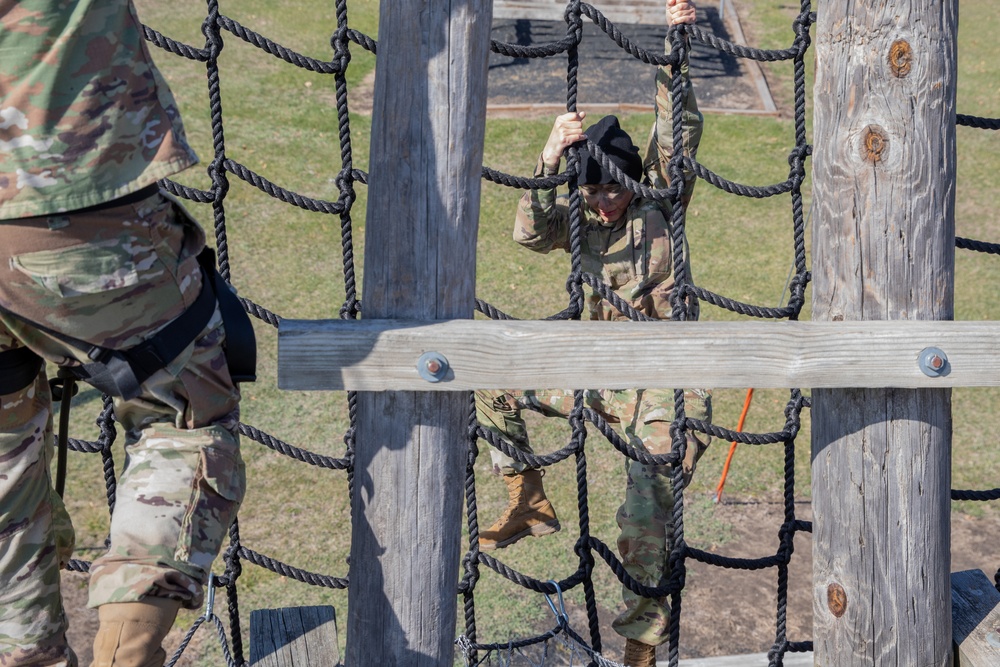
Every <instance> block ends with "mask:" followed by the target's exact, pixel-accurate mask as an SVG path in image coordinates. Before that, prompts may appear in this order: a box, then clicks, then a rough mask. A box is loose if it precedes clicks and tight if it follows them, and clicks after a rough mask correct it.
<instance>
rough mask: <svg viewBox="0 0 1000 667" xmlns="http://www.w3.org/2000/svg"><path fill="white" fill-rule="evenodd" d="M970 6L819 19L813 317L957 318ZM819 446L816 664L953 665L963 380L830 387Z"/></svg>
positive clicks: (819, 397) (852, 10)
mask: <svg viewBox="0 0 1000 667" xmlns="http://www.w3.org/2000/svg"><path fill="white" fill-rule="evenodd" d="M957 11H958V6H957V2H956V0H943V1H941V0H893V1H891V2H879V3H859V2H843V3H824V5H823V7H822V11H820V12H819V13H818V16H819V22H818V24H817V30H816V63H817V66H816V86H815V91H814V99H815V105H816V106H815V124H814V128H815V133H814V134H815V148H814V151H813V197H814V199H813V206H814V209H813V318H814V319H816V320H829V321H851V320H950V319H952V317H953V292H954V254H955V226H954V197H955V87H956V74H955V66H956V46H955V44H956V32H957ZM812 439H813V440H812V443H813V444H812V450H813V451H812V455H813V461H812V463H813V510H814V523H813V543H814V547H813V577H814V605H813V610H814V614H813V618H814V621H813V622H814V650H815V657H816V664H821V665H824V667H841V666H842V667H847V666H851V667H857V666H859V665H860V666H864V665H914V666H921V667H925V666H926V667H932V666H933V667H938V666H940V667H944V666H945V665H950V664H951V604H950V586H949V563H950V551H949V528H950V514H949V510H950V501H949V489H950V482H951V474H950V473H951V467H950V461H951V404H950V392H949V390H948V389H820V390H816V391H814V392H813V408H812ZM837 586H839V587H842V588H843V590H844V593H845V594H846V607H844V609H843V614H842V615H839V616H838V614H835V613H834V611H835V609H834V606H835V605H831V604H830V596H829V591H830V590H831V587H837ZM837 611H839V609H838V610H837Z"/></svg>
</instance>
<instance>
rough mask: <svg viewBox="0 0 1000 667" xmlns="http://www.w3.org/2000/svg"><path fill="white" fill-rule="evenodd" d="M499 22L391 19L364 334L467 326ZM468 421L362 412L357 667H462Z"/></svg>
mask: <svg viewBox="0 0 1000 667" xmlns="http://www.w3.org/2000/svg"><path fill="white" fill-rule="evenodd" d="M490 14H491V4H490V0H413V1H408V2H382V3H381V10H380V15H379V36H378V68H377V74H376V77H375V99H374V110H373V114H372V140H371V161H370V170H369V171H370V173H369V187H368V213H367V223H366V225H367V226H366V234H365V261H364V296H363V299H362V316H363V317H364V318H365V319H383V318H395V319H403V320H409V319H450V318H471V317H472V312H473V305H474V299H475V258H476V254H475V251H476V233H477V228H478V221H479V191H480V174H481V169H482V156H483V138H484V135H485V123H486V74H487V64H488V57H489V44H490V39H489V38H490ZM416 363H417V359H413V364H416ZM469 406H470V400H469V395H468V393H467V392H433V393H431V392H401V391H396V392H379V393H372V392H362V393H360V394H359V396H358V430H357V436H356V455H355V456H356V458H355V479H354V493H355V496H354V504H353V516H352V520H353V526H354V527H353V532H352V537H351V539H352V542H351V567H350V580H351V585H350V589H349V593H348V610H347V613H348V624H347V652H346V660H345V662H346V664H349V665H352V667H362V666H364V665H372V666H375V665H378V666H380V667H381V666H385V665H407V666H413V667H420V666H424V665H426V666H430V665H435V666H441V667H444V666H445V665H447V666H448V667H450V666H451V664H452V658H453V654H454V640H455V618H456V606H457V595H458V580H459V577H458V569H459V562H460V559H461V552H460V542H461V530H462V521H461V516H462V501H463V489H464V478H465V460H466V445H467V432H468V424H469Z"/></svg>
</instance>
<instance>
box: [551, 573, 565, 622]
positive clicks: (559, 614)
mask: <svg viewBox="0 0 1000 667" xmlns="http://www.w3.org/2000/svg"><path fill="white" fill-rule="evenodd" d="M548 583H550V584H552V585H553V586H555V588H556V596H557V599H558V600H559V609H556V605H555V603H553V602H552V598H551V597H550V596H549V594H548V593H545V601H546V602H548V603H549V609H551V610H552V613H553V614H555V617H556V620H558V621H559V624H560V625H569V615H568V614H567V613H566V603H565V602H564V601H563V593H562V588H560V587H559V583H558V582H556V581H555V580H553V579H549V581H548Z"/></svg>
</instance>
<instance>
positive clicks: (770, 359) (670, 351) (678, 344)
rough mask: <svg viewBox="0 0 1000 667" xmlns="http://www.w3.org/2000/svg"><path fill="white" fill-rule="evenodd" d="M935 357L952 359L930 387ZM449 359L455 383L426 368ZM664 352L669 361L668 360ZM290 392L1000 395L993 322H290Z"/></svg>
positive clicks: (285, 335) (286, 336)
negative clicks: (925, 355)
mask: <svg viewBox="0 0 1000 667" xmlns="http://www.w3.org/2000/svg"><path fill="white" fill-rule="evenodd" d="M927 347H937V348H939V349H941V350H942V351H943V352H945V354H946V355H947V358H948V364H949V366H948V372H947V375H944V376H940V377H929V376H927V375H925V374H924V373H923V372H922V371H921V370H920V367H919V364H918V358H919V356H920V353H921V351H922V350H924V349H925V348H927ZM430 350H433V351H436V352H439V353H441V354H442V355H444V357H445V358H446V359H447V360H448V362H449V365H450V367H451V373H450V375H448V376H447V377H446V378H445V379H444V381H440V382H437V383H431V382H428V381H427V380H424V379H423V378H421V376H420V375H419V373H418V371H417V360H418V358H419V357H420V355H421V354H423V353H424V352H427V351H430ZM658 350H659V351H661V352H657V351H658ZM278 367H279V376H278V382H279V386H281V387H282V388H285V389H296V390H309V389H355V390H361V391H383V390H410V391H415V390H428V391H464V390H468V389H491V388H493V389H505V388H507V389H586V388H595V384H597V385H599V386H600V387H620V388H625V387H647V388H653V387H667V388H669V387H678V386H680V387H715V388H721V387H758V388H764V387H772V388H775V387H777V388H790V387H804V388H810V387H811V388H820V387H909V388H932V387H953V386H996V385H998V384H1000V327H998V326H997V325H996V323H992V322H931V321H898V320H897V321H881V322H875V321H872V322H648V323H647V322H641V323H640V322H635V323H629V322H538V321H512V320H507V321H495V322H493V321H483V320H480V321H469V320H453V321H446V322H418V321H399V320H361V321H356V322H344V321H340V320H332V321H304V320H284V321H282V323H281V326H280V330H279V339H278Z"/></svg>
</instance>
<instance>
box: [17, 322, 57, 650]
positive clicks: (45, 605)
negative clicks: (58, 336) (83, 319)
mask: <svg viewBox="0 0 1000 667" xmlns="http://www.w3.org/2000/svg"><path fill="white" fill-rule="evenodd" d="M19 347H21V346H20V344H19V343H18V342H17V341H16V340H15V339H14V338H13V336H12V335H11V333H10V332H9V331H8V329H7V328H6V327H5V326H4V325H3V323H2V322H0V351H5V350H13V349H17V348H19ZM7 389H10V388H9V387H6V388H5V391H6V390H7ZM51 459H52V420H51V400H50V397H49V386H48V382H47V380H46V378H45V371H44V369H42V370H41V371H40V372H39V373H38V376H37V377H36V378H35V380H34V381H33V382H29V384H28V385H27V386H25V387H22V388H20V389H17V390H13V391H6V393H4V392H2V391H0V664H2V665H16V666H18V667H28V666H31V667H35V666H38V667H41V666H49V665H51V666H56V665H66V666H70V667H73V666H75V665H76V657H75V656H74V655H73V654H72V651H71V650H70V649H69V646H68V644H67V643H66V627H67V622H66V616H65V614H64V613H63V607H62V597H61V595H60V592H59V569H60V567H61V566H62V565H64V564H65V563H66V562H67V561H68V560H69V558H70V556H71V554H72V552H73V527H72V525H71V524H70V522H69V516H68V515H67V514H66V510H65V508H64V507H63V504H62V500H61V499H60V498H59V496H58V495H56V493H55V490H54V489H53V487H52V484H51V479H50V474H49V462H50V461H51Z"/></svg>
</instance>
